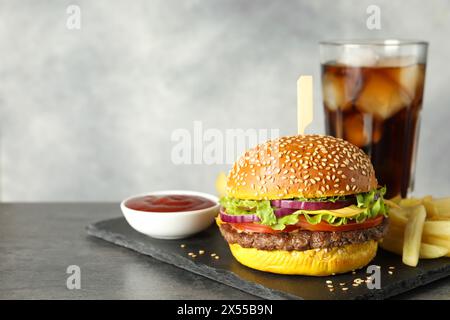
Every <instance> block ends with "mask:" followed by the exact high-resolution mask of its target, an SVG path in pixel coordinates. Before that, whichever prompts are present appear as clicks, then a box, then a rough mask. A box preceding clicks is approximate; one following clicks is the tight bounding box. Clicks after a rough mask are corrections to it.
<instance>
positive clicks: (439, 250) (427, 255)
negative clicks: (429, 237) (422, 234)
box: [380, 237, 449, 259]
mask: <svg viewBox="0 0 450 320" xmlns="http://www.w3.org/2000/svg"><path fill="white" fill-rule="evenodd" d="M380 247H381V248H383V249H384V250H386V251H389V252H392V253H395V254H398V255H402V254H403V241H402V240H400V239H398V238H389V237H388V238H384V239H383V241H382V242H381V243H380ZM448 253H449V250H448V249H447V248H445V247H442V246H437V245H433V244H429V243H421V244H420V251H419V258H420V259H435V258H440V257H443V256H445V255H446V254H448Z"/></svg>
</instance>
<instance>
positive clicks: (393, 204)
mask: <svg viewBox="0 0 450 320" xmlns="http://www.w3.org/2000/svg"><path fill="white" fill-rule="evenodd" d="M384 203H386V204H387V205H388V206H389V207H391V208H395V209H401V208H402V207H400V206H399V205H398V203H397V202H395V201H392V200H387V199H384Z"/></svg>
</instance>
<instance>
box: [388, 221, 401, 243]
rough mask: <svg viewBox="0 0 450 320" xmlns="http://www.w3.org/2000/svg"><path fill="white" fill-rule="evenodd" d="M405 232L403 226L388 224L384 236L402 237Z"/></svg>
mask: <svg viewBox="0 0 450 320" xmlns="http://www.w3.org/2000/svg"><path fill="white" fill-rule="evenodd" d="M404 234H405V228H404V227H403V226H396V225H394V224H392V223H391V224H390V225H389V229H388V232H387V234H386V236H385V237H388V238H395V239H403V235H404Z"/></svg>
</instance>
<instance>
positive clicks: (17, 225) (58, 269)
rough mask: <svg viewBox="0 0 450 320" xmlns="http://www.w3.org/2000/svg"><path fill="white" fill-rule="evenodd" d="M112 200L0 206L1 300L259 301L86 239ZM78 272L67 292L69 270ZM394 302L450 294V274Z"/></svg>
mask: <svg viewBox="0 0 450 320" xmlns="http://www.w3.org/2000/svg"><path fill="white" fill-rule="evenodd" d="M119 215H120V209H119V206H118V204H117V203H39V204H37V203H3V204H0V299H256V297H254V296H251V295H249V294H247V293H244V292H241V291H239V290H236V289H233V288H231V287H227V286H225V285H222V284H219V283H216V282H214V281H212V280H209V279H206V278H203V277H201V276H198V275H195V274H192V273H189V272H187V271H184V270H181V269H178V268H176V267H174V266H171V265H167V264H165V263H162V262H159V261H157V260H155V259H152V258H150V257H145V256H141V255H139V254H138V253H135V252H133V251H130V250H128V249H125V248H121V247H117V246H115V245H113V244H110V243H107V242H105V241H102V240H99V239H96V238H92V237H89V236H88V235H87V234H86V232H85V226H86V225H88V224H90V223H92V222H96V221H99V220H102V219H107V218H113V217H117V216H119ZM70 265H77V266H79V267H80V270H81V289H79V290H77V289H75V290H69V289H67V286H66V280H67V277H68V276H69V274H67V273H66V270H67V267H68V266H70ZM396 298H399V299H450V277H449V278H447V279H444V280H440V281H437V282H434V283H432V284H429V285H427V286H425V287H421V288H417V289H415V290H413V291H410V292H408V293H406V294H403V295H401V296H397V297H396Z"/></svg>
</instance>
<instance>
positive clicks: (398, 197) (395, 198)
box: [385, 195, 402, 204]
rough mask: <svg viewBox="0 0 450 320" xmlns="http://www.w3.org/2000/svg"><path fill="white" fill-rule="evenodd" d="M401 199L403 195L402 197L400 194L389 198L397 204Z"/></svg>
mask: <svg viewBox="0 0 450 320" xmlns="http://www.w3.org/2000/svg"><path fill="white" fill-rule="evenodd" d="M385 200H386V199H385ZM400 200H402V197H400V195H396V196H395V197H393V198H390V199H389V201H391V202H394V203H395V204H399V203H400Z"/></svg>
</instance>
